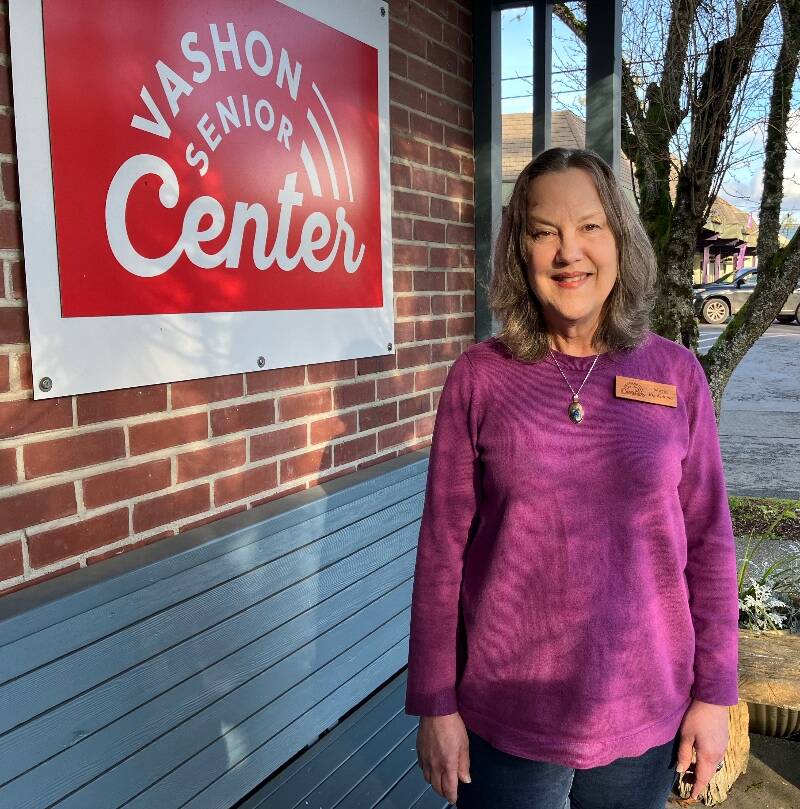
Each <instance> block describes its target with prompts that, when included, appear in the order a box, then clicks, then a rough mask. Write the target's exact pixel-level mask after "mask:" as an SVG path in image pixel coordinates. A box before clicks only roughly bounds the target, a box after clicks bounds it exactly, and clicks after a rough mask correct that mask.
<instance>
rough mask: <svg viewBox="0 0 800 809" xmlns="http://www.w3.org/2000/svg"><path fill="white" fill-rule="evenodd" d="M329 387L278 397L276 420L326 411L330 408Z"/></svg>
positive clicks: (297, 417) (285, 419)
mask: <svg viewBox="0 0 800 809" xmlns="http://www.w3.org/2000/svg"><path fill="white" fill-rule="evenodd" d="M331 404H332V397H331V389H330V388H325V390H315V391H311V392H310V393H292V394H289V395H288V396H281V398H280V399H278V413H279V416H278V421H291V420H292V419H299V418H302V417H303V416H313V415H317V414H318V413H327V412H328V411H329V410H330V409H331Z"/></svg>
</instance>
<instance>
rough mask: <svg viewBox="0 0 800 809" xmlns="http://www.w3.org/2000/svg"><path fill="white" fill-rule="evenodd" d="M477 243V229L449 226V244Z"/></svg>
mask: <svg viewBox="0 0 800 809" xmlns="http://www.w3.org/2000/svg"><path fill="white" fill-rule="evenodd" d="M474 242H475V229H474V228H473V226H472V225H453V224H449V225H448V226H447V243H448V244H474Z"/></svg>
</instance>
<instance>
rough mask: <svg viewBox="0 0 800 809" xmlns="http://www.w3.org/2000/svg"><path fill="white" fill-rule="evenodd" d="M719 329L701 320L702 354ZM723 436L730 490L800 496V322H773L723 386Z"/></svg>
mask: <svg viewBox="0 0 800 809" xmlns="http://www.w3.org/2000/svg"><path fill="white" fill-rule="evenodd" d="M721 331H722V327H721V326H708V325H705V324H701V325H700V351H701V353H705V352H706V351H708V349H709V348H711V346H712V345H713V344H714V342H715V341H716V339H717V337H718V336H719V334H720V333H721ZM719 436H720V445H721V447H722V458H723V463H724V465H725V477H726V480H727V483H728V491H729V492H730V493H731V494H741V495H753V496H757V497H792V498H796V499H800V325H798V324H797V323H792V324H788V325H781V324H778V323H773V325H772V326H770V327H769V329H767V331H766V332H765V333H764V334H763V335H762V336H761V338H760V339H759V340H758V341H757V342H756V344H755V345H754V346H753V347H752V348H751V349H750V351H748V352H747V354H746V355H745V357H744V359H743V360H742V361H741V362H740V363H739V365H738V367H737V368H736V370H735V371H734V373H733V376H732V377H731V379H730V381H729V382H728V385H727V387H726V389H725V394H724V396H723V399H722V413H721V417H720V424H719Z"/></svg>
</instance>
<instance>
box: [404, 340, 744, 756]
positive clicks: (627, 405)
mask: <svg viewBox="0 0 800 809" xmlns="http://www.w3.org/2000/svg"><path fill="white" fill-rule="evenodd" d="M554 353H555V355H556V357H557V359H558V361H559V363H560V365H561V367H562V368H563V370H564V373H565V374H566V376H567V378H568V379H569V381H570V384H571V385H572V387H573V388H574V389H575V390H577V389H578V387H579V386H580V384H581V382H582V381H583V378H584V376H585V375H586V371H587V370H588V369H589V368H590V367H591V364H592V362H593V360H594V357H572V356H569V355H566V354H562V353H559V352H554ZM616 375H621V376H628V377H635V378H637V379H646V380H651V381H654V382H662V383H669V384H672V385H675V386H676V387H677V404H678V406H677V407H668V406H665V405H662V404H650V403H645V402H641V401H635V400H630V399H625V398H617V397H616V395H615V383H614V378H615V376H616ZM571 399H572V394H571V392H570V389H569V388H568V387H567V383H566V382H565V381H564V378H563V377H562V376H561V373H560V372H559V370H558V368H557V366H556V365H555V364H554V362H553V360H552V359H551V358H550V357H549V356H548V357H547V358H546V359H544V360H542V361H540V362H537V363H524V362H520V361H519V360H516V359H514V358H513V357H512V356H511V354H510V353H509V352H508V351H507V349H506V348H505V347H504V346H503V345H502V344H501V343H499V342H498V341H497V340H495V339H494V338H492V337H490V338H488V339H487V340H484V341H483V342H480V343H477V344H475V345H473V346H471V347H470V348H469V349H468V350H467V351H465V352H464V353H463V354H462V355H461V356H460V357H459V358H458V359H457V360H456V361H455V362H454V363H453V365H452V367H451V368H450V371H449V374H448V376H447V379H446V381H445V385H444V388H443V390H442V394H441V398H440V401H439V406H438V411H437V415H436V423H435V427H434V432H433V440H432V444H431V452H430V463H429V469H428V480H427V488H426V493H425V502H424V507H423V513H422V523H421V526H420V535H419V544H418V548H417V560H416V569H415V577H414V586H413V594H412V604H411V635H410V638H409V658H408V681H407V690H406V702H405V712H406V713H407V714H416V715H421V716H436V715H441V714H450V713H454V712H456V711H458V713H459V714H460V715H461V718H462V719H463V721H464V724H465V725H466V726H467V727H469V728H470V729H471V730H473V731H474V732H475V733H477V734H479V735H480V736H482V737H483V738H485V739H486V740H488V741H489V742H490V743H491V744H492V745H494V746H495V747H497V748H499V749H500V750H504V751H506V752H508V753H512V754H514V755H517V756H522V757H524V758H530V759H537V760H540V761H549V762H554V763H557V764H562V765H566V766H569V767H576V768H581V769H584V768H588V767H597V766H601V765H604V764H607V763H609V762H611V761H613V760H614V759H616V758H619V757H621V756H638V755H640V754H641V753H643V752H644V751H645V750H647V749H649V748H651V747H654V746H655V745H659V744H663V743H665V742H667V741H669V740H670V739H672V738H673V737H674V736H675V734H676V733H677V731H678V727H679V726H680V723H681V720H682V719H683V716H684V714H685V712H686V710H687V708H688V707H689V704H690V702H691V699H692V698H695V699H698V700H702V701H704V702H711V703H715V704H718V705H735V704H736V703H737V700H738V687H737V664H738V613H739V610H738V595H737V581H736V551H735V543H734V538H733V530H732V526H731V517H730V511H729V508H728V501H727V493H726V486H725V478H724V472H723V467H722V457H721V453H720V446H719V437H718V433H717V426H716V422H715V418H714V406H713V403H712V400H711V394H710V391H709V388H708V384H707V381H706V378H705V374H704V373H703V369H702V366H701V365H700V363H699V362H698V360H697V358H696V357H695V356H694V354H693V353H692V352H691V351H689V350H688V349H686V348H684V347H683V346H681V345H679V344H677V343H673V342H672V341H670V340H667V339H665V338H663V337H660V336H659V335H657V334H655V333H653V332H648V334H647V339H646V340H645V341H644V342H643V343H642V344H641V345H640V346H639V347H637V348H635V349H632V350H629V351H617V352H610V353H607V354H603V355H601V356H600V359H599V360H598V361H597V364H596V365H595V367H594V370H593V371H592V373H591V374H590V375H589V378H588V380H587V381H586V384H585V385H584V387H583V389H582V391H581V394H580V401H581V403H582V404H583V406H584V408H585V417H584V420H583V422H582V423H580V424H574V423H573V422H572V421H570V419H569V417H568V415H567V407H568V405H569V403H570V401H571Z"/></svg>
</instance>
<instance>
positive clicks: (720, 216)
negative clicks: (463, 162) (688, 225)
mask: <svg viewBox="0 0 800 809" xmlns="http://www.w3.org/2000/svg"><path fill="white" fill-rule="evenodd" d="M502 127H503V149H502V172H503V205H505V204H506V202H507V201H508V199H509V197H510V196H511V191H512V190H513V188H514V183H515V182H516V179H517V177H518V176H519V173H520V172H521V171H522V169H523V168H525V166H526V165H527V164H528V163H529V162H530V160H531V157H532V153H531V152H532V146H531V144H532V143H533V116H532V115H531V113H529V112H516V113H509V114H506V115H503V118H502ZM551 135H552V145H553V146H563V147H566V148H572V149H575V148H578V149H582V148H583V147H584V144H585V143H586V122H585V121H584V120H583V119H582V118H580V117H579V116H577V115H575V113H573V112H571V111H570V110H556V111H554V112H553V114H552V130H551ZM676 182H677V175H676V174H675V172H674V171H673V177H672V178H671V182H670V193H671V195H672V197H673V199H674V197H675V183H676ZM620 184H621V185H622V187H623V189H624V191H625V193H626V194H627V196H628V198H629V199H630V200H631V202H633V204H634V205H636V206H637V207H638V202H637V200H636V192H635V188H636V178H635V177H634V174H633V166H632V165H631V163H630V161H629V160H628V158H627V157H626V156H625V154H624V153H622V152H621V153H620ZM757 238H758V224H757V223H756V222H755V220H754V219H753V217H752V216H750V214H748V213H747V211H742V210H740V209H739V208H737V207H736V206H735V205H731V204H730V203H729V202H726V201H725V200H724V199H722V198H721V197H717V198H716V199H715V200H714V203H713V205H712V206H711V213H710V215H709V217H708V219H707V220H706V222H705V224H704V226H703V230H702V231H701V233H700V236H699V237H698V240H697V247H696V251H697V252H696V254H695V269H694V282H695V283H707V282H709V281H712V280H716V279H717V278H719V277H720V276H722V275H725V274H726V273H729V272H732V271H734V270H736V269H739V270H743V269H745V268H748V267H755V266H757V258H756V256H755V247H756V240H757Z"/></svg>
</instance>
